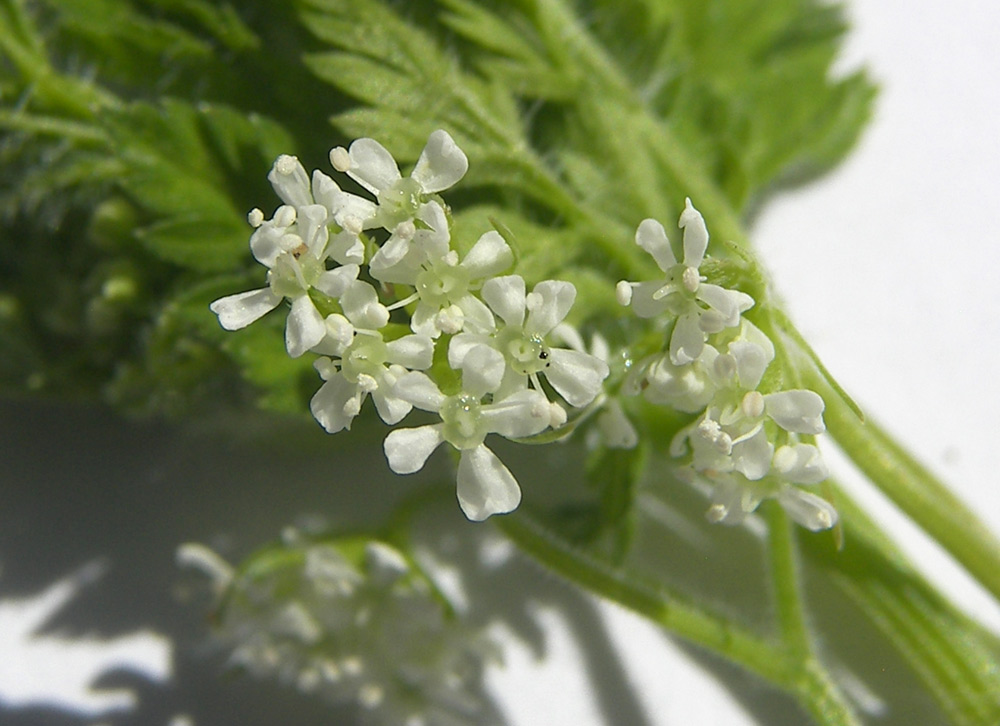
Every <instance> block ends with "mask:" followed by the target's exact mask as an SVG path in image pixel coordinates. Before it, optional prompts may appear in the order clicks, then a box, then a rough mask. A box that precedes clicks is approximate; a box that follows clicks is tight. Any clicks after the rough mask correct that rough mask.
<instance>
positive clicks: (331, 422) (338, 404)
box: [309, 373, 361, 434]
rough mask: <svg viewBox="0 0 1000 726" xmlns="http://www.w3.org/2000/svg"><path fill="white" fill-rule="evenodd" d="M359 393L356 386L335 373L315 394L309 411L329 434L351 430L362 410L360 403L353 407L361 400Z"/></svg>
mask: <svg viewBox="0 0 1000 726" xmlns="http://www.w3.org/2000/svg"><path fill="white" fill-rule="evenodd" d="M359 393H360V391H358V387H357V386H356V385H355V384H353V383H351V382H350V381H348V380H347V379H346V378H344V377H343V376H342V375H340V373H335V374H334V375H332V376H331V377H330V378H329V380H327V382H326V383H324V384H323V385H322V386H320V387H319V390H318V391H316V393H315V394H313V397H312V400H310V401H309V410H310V411H312V415H313V416H315V417H316V420H317V421H319V424H320V426H322V427H323V428H324V429H326V431H327V433H330V434H335V433H337V432H338V431H343V430H344V429H350V428H351V423H352V422H353V421H354V417H355V416H357V413H358V410H359V409H360V408H361V407H360V405H359V404H360V401H358V405H351V403H352V402H353V401H355V400H356V399H358V398H359Z"/></svg>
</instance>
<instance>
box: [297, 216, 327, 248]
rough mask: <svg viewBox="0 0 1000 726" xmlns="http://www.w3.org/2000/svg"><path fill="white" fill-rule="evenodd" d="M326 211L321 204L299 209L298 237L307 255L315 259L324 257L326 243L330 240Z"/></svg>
mask: <svg viewBox="0 0 1000 726" xmlns="http://www.w3.org/2000/svg"><path fill="white" fill-rule="evenodd" d="M326 218H327V211H326V207H324V206H323V205H322V204H307V205H306V206H304V207H299V213H298V223H299V228H298V229H299V236H300V237H302V241H303V242H304V243H305V245H306V247H308V248H309V253H310V254H311V255H312V256H313V257H315V258H316V259H324V258H325V256H326V243H327V240H329V239H330V229H329V228H328V227H327V226H326Z"/></svg>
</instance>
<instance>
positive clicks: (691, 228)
mask: <svg viewBox="0 0 1000 726" xmlns="http://www.w3.org/2000/svg"><path fill="white" fill-rule="evenodd" d="M677 226H678V227H680V228H681V229H683V230H684V264H685V265H687V266H688V267H698V266H699V265H700V264H701V261H702V260H703V259H704V258H705V250H706V249H708V230H707V229H706V228H705V218H704V217H702V216H701V212H699V211H698V210H697V209H695V208H694V206H693V205H692V204H691V200H690V199H687V200H685V202H684V211H683V212H681V218H680V220H679V221H678V222H677Z"/></svg>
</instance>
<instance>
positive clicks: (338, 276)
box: [313, 264, 361, 300]
mask: <svg viewBox="0 0 1000 726" xmlns="http://www.w3.org/2000/svg"><path fill="white" fill-rule="evenodd" d="M360 271H361V268H360V267H359V266H358V265H354V264H351V265H341V266H340V267H334V268H333V269H332V270H326V271H325V272H323V273H322V274H321V275H320V276H319V278H318V279H317V280H316V282H315V283H314V284H313V287H315V288H316V289H317V290H319V291H320V292H322V293H324V294H326V295H329V296H330V297H333V298H337V299H338V300H339V299H340V296H341V295H343V294H344V293H345V292H347V288H348V287H350V286H351V284H352V283H353V282H354V281H355V280H357V279H358V273H359V272H360Z"/></svg>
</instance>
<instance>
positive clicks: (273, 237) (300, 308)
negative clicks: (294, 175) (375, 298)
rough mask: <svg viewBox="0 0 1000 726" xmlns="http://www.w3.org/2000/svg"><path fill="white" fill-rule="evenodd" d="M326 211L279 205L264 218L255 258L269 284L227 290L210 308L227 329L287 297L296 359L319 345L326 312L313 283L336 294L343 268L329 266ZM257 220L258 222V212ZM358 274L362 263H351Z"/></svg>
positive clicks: (254, 243) (253, 241)
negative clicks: (313, 291) (312, 292)
mask: <svg viewBox="0 0 1000 726" xmlns="http://www.w3.org/2000/svg"><path fill="white" fill-rule="evenodd" d="M326 218H327V210H326V208H325V207H324V206H322V205H320V204H310V205H306V206H304V207H302V208H301V209H300V210H298V211H297V210H296V208H295V207H292V206H289V205H284V206H282V207H279V208H278V210H277V211H276V212H275V214H274V218H273V219H272V220H270V221H266V222H262V223H261V224H260V226H258V228H257V230H256V231H255V232H254V234H253V235H252V236H251V238H250V249H251V252H252V253H253V255H254V257H255V258H256V259H257V261H258V262H260V263H261V264H262V265H264V266H265V267H267V268H268V272H267V282H268V286H267V287H264V288H261V289H258V290H250V291H248V292H241V293H237V294H235V295H228V296H226V297H223V298H220V299H218V300H216V301H215V302H213V303H212V304H211V305H210V306H209V308H210V309H211V310H212V312H214V313H215V314H216V315H218V316H219V323H220V324H221V325H222V327H223V328H225V329H226V330H239V329H241V328H245V327H246V326H247V325H250V324H251V323H253V322H254V321H256V320H258V319H260V318H261V317H263V316H264V315H266V314H267V313H268V312H270V311H271V310H274V309H275V308H276V307H278V305H280V304H281V301H282V300H284V299H288V300H289V301H290V302H291V310H290V311H289V314H288V320H287V322H286V324H285V346H286V347H287V349H288V354H289V355H290V356H292V357H293V358H297V357H298V356H300V355H302V354H303V353H305V352H306V351H307V350H309V349H310V348H312V347H313V346H314V345H316V344H318V343H319V342H320V340H322V339H323V336H324V334H325V332H326V327H325V325H324V324H323V316H322V315H321V314H320V312H319V310H317V309H316V305H315V304H314V303H313V301H312V299H311V298H310V296H309V291H310V290H311V289H313V288H315V289H317V290H319V291H321V292H323V293H325V294H327V295H330V296H331V297H337V296H338V295H339V294H340V293H339V292H338V291H339V290H340V289H341V282H340V280H341V276H342V275H343V274H344V273H343V272H342V270H344V269H345V268H337V269H334V270H327V269H326V264H325V260H326V259H327V256H328V242H329V231H328V228H327V226H326ZM253 221H259V220H258V219H257V216H256V215H254V219H253ZM345 267H346V268H349V269H351V270H354V277H357V271H356V270H357V265H353V266H351V265H347V266H345Z"/></svg>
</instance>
